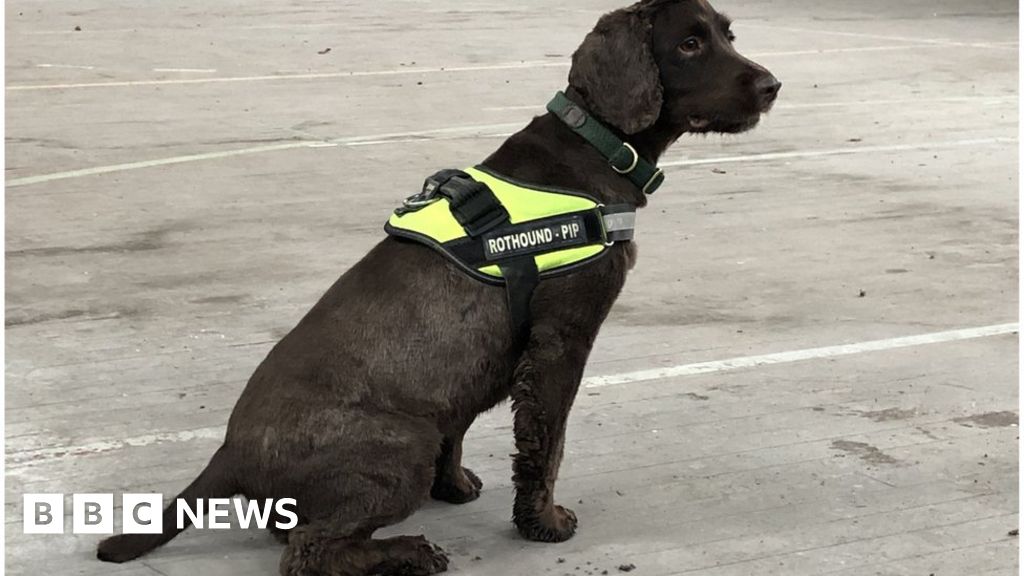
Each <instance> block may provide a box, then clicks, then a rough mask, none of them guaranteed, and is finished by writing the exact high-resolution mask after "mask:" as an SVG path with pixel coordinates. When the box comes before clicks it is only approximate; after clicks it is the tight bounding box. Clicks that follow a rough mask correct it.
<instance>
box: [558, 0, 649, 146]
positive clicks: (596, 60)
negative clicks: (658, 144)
mask: <svg viewBox="0 0 1024 576" xmlns="http://www.w3.org/2000/svg"><path fill="white" fill-rule="evenodd" d="M569 86H572V87H573V88H575V89H576V90H578V91H579V92H580V94H582V95H583V98H584V100H586V105H587V106H588V107H589V108H590V110H591V112H594V113H595V114H597V115H598V116H600V117H601V118H602V119H604V120H605V121H606V122H608V123H610V124H612V125H613V126H615V127H616V128H618V129H619V130H622V131H623V132H625V133H626V134H634V133H636V132H639V131H641V130H643V129H644V128H647V127H648V126H650V125H651V124H654V121H655V120H657V119H658V115H659V114H660V112H661V81H660V79H659V76H658V65H657V63H656V62H655V61H654V55H653V54H652V53H651V23H650V21H649V20H648V19H647V17H646V16H644V15H643V14H642V13H640V12H639V11H638V10H635V9H630V8H625V9H622V10H616V11H615V12H609V13H608V14H605V15H604V16H602V17H601V19H600V20H598V22H597V26H595V27H594V30H593V31H592V32H591V33H590V34H587V37H586V38H585V39H584V40H583V44H581V45H580V47H579V49H577V50H576V52H575V53H574V54H573V55H572V68H571V69H570V70H569Z"/></svg>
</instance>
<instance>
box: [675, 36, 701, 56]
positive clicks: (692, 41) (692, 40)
mask: <svg viewBox="0 0 1024 576" xmlns="http://www.w3.org/2000/svg"><path fill="white" fill-rule="evenodd" d="M679 49H680V50H682V51H683V52H684V53H686V54H693V53H694V52H698V51H700V38H697V37H696V36H690V37H689V38H687V39H686V40H683V43H682V44H680V45H679Z"/></svg>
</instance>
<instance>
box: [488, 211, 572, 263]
mask: <svg viewBox="0 0 1024 576" xmlns="http://www.w3.org/2000/svg"><path fill="white" fill-rule="evenodd" d="M483 242H484V256H485V257H486V258H487V259H488V260H500V259H502V258H509V257H512V256H519V255H522V254H531V253H534V252H547V251H550V250H557V249H559V248H567V247H569V246H577V245H579V244H586V242H587V230H586V227H585V226H584V224H583V218H582V217H580V216H568V217H566V218H561V219H558V220H551V221H548V222H546V223H544V224H537V225H533V226H531V225H521V226H517V227H516V229H515V230H513V231H509V230H507V229H506V230H497V231H495V232H491V233H490V234H485V235H484V236H483Z"/></svg>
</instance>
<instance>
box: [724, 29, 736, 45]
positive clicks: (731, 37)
mask: <svg viewBox="0 0 1024 576" xmlns="http://www.w3.org/2000/svg"><path fill="white" fill-rule="evenodd" d="M725 37H726V38H728V39H729V42H735V41H736V35H735V34H733V33H732V30H726V31H725Z"/></svg>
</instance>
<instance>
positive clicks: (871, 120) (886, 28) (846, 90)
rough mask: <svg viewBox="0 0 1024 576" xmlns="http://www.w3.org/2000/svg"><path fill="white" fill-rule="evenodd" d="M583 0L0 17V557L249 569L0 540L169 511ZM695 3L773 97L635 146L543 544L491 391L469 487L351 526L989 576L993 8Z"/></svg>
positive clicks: (211, 559)
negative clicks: (569, 532) (722, 28)
mask: <svg viewBox="0 0 1024 576" xmlns="http://www.w3.org/2000/svg"><path fill="white" fill-rule="evenodd" d="M616 6H617V3H615V2H611V1H609V0H601V1H599V2H584V1H583V0H566V1H564V2H559V3H558V4H557V7H555V8H552V7H550V6H548V5H547V3H542V2H539V1H537V0H528V1H520V2H515V3H510V2H495V1H492V0H467V1H458V2H457V1H455V0H437V1H431V2H424V1H417V0H405V1H392V2H387V3H383V2H370V1H368V0H359V1H353V2H326V1H311V2H304V3H298V2H290V1H289V0H272V1H269V2H260V3H256V4H254V3H245V2H234V1H229V0H212V1H210V2H201V3H200V2H192V3H187V2H186V3H180V2H176V3H156V2H147V3H138V2H129V1H127V0H107V1H103V2H100V1H98V0H77V1H74V2H72V1H70V0H53V1H48V2H41V1H38V0H14V1H12V2H7V3H6V5H5V10H6V17H7V81H8V84H7V91H6V94H7V145H6V152H7V171H6V176H7V198H6V207H7V229H6V241H7V252H6V256H7V265H6V272H7V301H6V312H7V332H6V334H7V341H6V342H7V344H6V352H7V365H6V374H7V391H6V410H5V416H6V442H7V446H6V464H7V468H6V493H5V511H6V552H7V553H6V567H7V570H8V572H9V573H11V574H32V575H35V574H82V575H92V574H118V575H128V574H132V575H147V576H153V575H164V576H178V575H189V576H193V575H196V574H200V575H207V574H214V575H228V574H246V575H258V574H265V575H270V574H274V573H276V570H277V559H278V556H279V554H280V547H279V546H278V545H277V544H276V543H274V542H273V541H272V540H271V539H270V538H269V536H267V535H266V534H264V533H263V532H261V531H255V530H251V531H244V530H234V531H228V532H216V533H213V532H199V531H191V532H188V533H186V534H184V535H182V536H181V537H179V538H178V539H177V540H175V541H174V542H173V543H172V544H170V545H168V546H167V547H166V548H164V549H162V550H160V551H159V552H157V553H154V554H153V555H151V556H149V557H146V558H145V559H144V560H143V561H139V562H134V563H129V564H125V565H120V566H111V565H105V564H101V563H99V562H97V561H95V560H94V559H93V549H94V546H95V543H96V542H97V541H98V539H99V537H97V536H85V535H81V536H72V535H64V536H28V535H24V534H22V531H21V495H22V493H24V492H60V493H65V494H70V493H73V492H115V493H118V494H119V493H122V492H162V493H165V494H168V495H170V494H173V493H177V491H178V490H179V489H181V488H182V487H183V486H184V485H185V484H186V483H187V482H188V481H189V480H190V479H191V478H192V477H193V476H194V475H195V474H196V473H197V472H198V470H199V469H200V468H201V467H202V466H203V464H204V463H205V461H206V460H207V458H208V457H209V456H210V454H211V453H212V451H213V449H214V448H215V447H216V446H217V445H218V441H219V438H220V434H221V433H222V431H223V428H222V427H223V425H224V423H225V421H226V419H227V416H228V413H229V410H230V408H231V406H232V405H233V403H234V400H235V398H236V397H237V395H238V393H239V391H240V389H241V387H242V386H243V384H244V382H245V380H246V379H247V377H248V376H249V374H250V373H251V371H252V369H253V368H254V367H255V366H256V364H257V362H258V361H259V360H260V359H261V358H262V357H263V355H264V354H265V353H266V352H267V351H268V349H269V348H270V346H271V345H272V343H273V342H274V341H275V340H276V339H277V338H279V337H280V336H281V335H282V334H283V333H284V332H285V331H286V330H288V329H289V328H290V327H291V326H292V325H293V324H294V323H295V322H296V321H297V319H298V318H299V317H300V315H302V314H303V313H304V312H305V310H306V309H307V308H308V307H309V306H310V305H311V303H312V302H313V301H314V300H315V299H316V298H317V297H318V296H319V294H320V293H321V292H322V291H323V290H324V289H326V287H327V286H328V285H330V283H331V282H332V281H333V280H334V279H335V278H336V277H337V276H338V274H340V273H341V272H342V271H344V270H345V269H346V268H347V267H349V266H350V265H352V264H353V263H354V262H355V261H356V260H357V259H358V258H360V257H361V255H362V254H364V253H365V252H366V251H367V250H368V249H369V248H370V247H371V246H372V245H373V244H374V243H376V242H377V241H378V240H379V239H380V238H381V236H382V231H381V226H382V224H383V222H384V220H385V219H386V217H387V216H388V214H389V213H390V211H391V210H392V209H393V208H394V207H395V206H396V205H397V203H398V202H399V201H400V199H401V198H403V197H404V196H406V195H408V194H410V193H411V192H413V191H415V190H416V189H417V187H418V186H419V184H420V183H421V182H422V180H423V178H424V176H425V175H427V174H429V173H431V172H432V171H434V170H436V169H438V168H441V167H448V166H463V165H467V164H472V163H474V162H476V161H478V160H480V159H482V158H483V157H484V156H486V155H487V154H488V153H489V152H490V151H491V150H492V149H493V148H495V147H496V146H497V145H498V143H499V142H500V140H501V139H502V138H503V137H504V135H505V134H507V133H509V132H511V131H513V130H514V129H516V128H517V127H519V126H521V125H523V124H525V122H526V121H527V120H528V119H529V118H530V117H531V115H533V114H535V113H538V112H539V111H540V110H541V109H542V106H543V104H544V103H545V102H546V101H547V99H548V98H549V97H550V95H551V94H552V93H553V91H554V90H556V89H559V88H561V87H563V85H564V78H565V74H566V71H567V65H566V64H567V61H568V60H567V59H568V55H569V54H571V52H572V50H573V49H574V48H575V46H576V45H577V44H578V43H579V41H580V40H581V39H582V37H583V35H584V34H585V33H586V32H587V31H588V30H589V29H590V27H591V26H592V25H593V23H594V21H596V19H597V17H598V16H599V15H600V14H601V13H602V12H603V11H605V10H607V9H612V8H614V7H616ZM812 6H813V8H812ZM718 7H719V8H721V9H723V10H724V11H726V12H728V13H730V15H732V16H733V17H734V18H735V19H736V21H737V23H736V26H735V30H736V32H737V35H738V36H739V44H738V46H739V47H740V48H741V50H743V51H744V52H746V53H747V54H749V55H752V56H754V57H756V59H757V60H759V61H760V62H762V63H763V64H765V65H766V66H768V67H769V68H771V69H772V70H773V71H774V72H775V73H776V75H777V76H778V77H779V78H781V79H782V80H783V82H784V83H785V87H784V89H783V92H782V94H781V99H780V102H779V105H778V107H777V109H776V111H775V112H773V114H772V115H771V116H770V117H769V118H768V119H767V120H766V121H765V122H764V123H763V125H762V126H761V127H760V128H759V129H758V130H756V131H755V132H753V133H750V134H747V135H742V136H735V137H726V138H723V137H708V138H684V139H683V140H682V141H680V142H679V143H678V144H677V145H676V147H675V148H674V149H672V150H671V151H670V153H669V154H668V156H667V157H666V158H665V159H664V162H665V164H666V165H667V166H670V167H669V168H667V171H668V181H667V183H666V184H665V186H664V187H663V188H662V189H661V190H660V191H659V192H658V193H657V194H656V195H655V196H654V197H653V198H652V203H651V205H650V207H649V208H648V209H646V210H644V211H643V212H642V213H641V214H640V218H639V223H640V224H639V225H640V229H639V234H638V243H639V246H640V262H639V264H638V267H637V268H636V270H635V271H634V273H633V274H632V276H631V279H630V282H629V283H628V284H627V287H626V290H625V292H624V294H623V295H622V297H621V299H620V300H619V303H618V304H617V305H616V307H615V309H614V310H613V312H612V315H611V317H610V318H609V320H608V322H607V324H606V325H605V328H604V331H603V332H602V334H601V337H600V338H599V340H598V344H597V347H596V350H595V352H594V354H593V356H592V360H593V361H592V362H591V364H590V366H589V370H588V380H587V382H586V387H585V388H584V389H583V390H582V391H581V393H580V397H579V399H578V402H577V407H576V409H575V411H574V413H573V415H572V419H571V425H570V430H569V438H568V443H567V447H566V458H565V464H564V465H563V468H562V474H561V480H560V482H559V485H558V495H559V499H560V501H561V502H562V503H563V504H566V505H569V506H571V507H572V508H574V509H575V511H576V512H577V514H578V515H579V517H580V522H581V525H580V530H579V533H578V534H577V536H576V537H575V538H574V539H573V540H571V541H569V542H566V543H564V544H560V545H543V544H535V543H529V542H524V541H523V540H522V539H520V538H519V537H517V536H516V535H515V533H514V531H513V529H512V527H511V524H510V522H509V517H510V511H511V488H510V480H509V477H510V464H509V457H508V454H509V453H510V452H511V451H512V433H511V429H510V428H511V426H510V424H511V418H510V414H509V411H508V409H507V407H505V406H503V407H501V408H499V409H497V410H495V411H493V412H492V413H490V414H487V415H485V416H483V417H481V418H480V420H479V422H478V423H477V425H476V426H475V427H474V428H473V430H472V431H471V433H470V437H469V438H468V439H467V443H466V451H467V454H466V461H467V463H468V465H469V466H470V467H472V468H474V469H475V470H476V471H477V472H478V473H479V475H480V476H481V477H482V478H483V481H484V483H485V490H484V492H483V495H482V497H481V498H480V499H479V500H478V501H476V502H473V503H471V504H467V505H464V506H451V505H441V504H437V503H430V504H428V505H426V506H425V508H424V509H423V510H422V511H421V512H419V513H417V514H416V515H415V516H413V517H412V518H410V519H409V520H408V521H407V522H405V523H404V524H402V525H400V526H397V527H394V528H392V529H389V530H388V531H387V533H389V534H399V533H424V534H426V535H427V537H429V538H430V539H432V540H434V541H435V542H437V543H438V544H440V545H441V546H443V547H444V548H446V549H447V550H448V551H449V552H450V554H451V556H452V559H453V562H452V567H451V570H452V572H453V573H456V574H501V575H506V574H507V575H534V574H542V575H548V574H550V575H552V576H557V575H562V574H573V575H577V574H579V575H586V574H592V575H596V574H603V573H604V571H608V572H609V573H611V574H615V573H618V571H619V568H618V567H619V566H620V565H627V564H633V565H635V566H636V568H635V572H634V574H640V575H643V576H647V575H651V576H655V575H658V576H662V575H669V574H692V575H695V576H726V575H737V576H746V575H759V576H763V575H773V574H778V575H787V576H803V575H812V574H834V575H850V576H861V575H907V576H909V575H915V576H916V575H921V576H927V575H928V574H935V575H936V576H946V575H950V576H954V575H955V576H961V575H968V574H970V575H973V576H981V575H1000V576H1002V575H1009V574H1016V566H1017V551H1018V541H1017V538H1015V537H1012V536H1009V535H1008V532H1009V531H1010V530H1011V529H1013V528H1015V527H1016V526H1017V522H1018V517H1017V511H1018V499H1017V479H1018V474H1017V462H1018V448H1017V445H1018V443H1017V438H1018V436H1017V434H1018V429H1017V410H1018V408H1017V400H1018V395H1017V369H1018V368H1017V350H1018V343H1017V335H1016V333H1015V332H1014V327H1013V326H1011V327H1009V328H1007V327H1005V326H1002V327H1001V328H996V329H992V330H989V331H987V332H986V331H985V330H984V329H982V330H974V329H977V328H984V327H989V326H994V325H1004V324H1007V323H1012V322H1015V321H1016V319H1017V277H1018V268H1017V264H1018V251H1017V245H1018V233H1017V225H1018V221H1017V214H1018V199H1017V187H1018V179H1017V169H1018V163H1017V159H1018V151H1017V150H1018V142H1017V122H1018V108H1017V105H1018V101H1017V94H1018V93H1017V86H1018V72H1017V52H1018V44H1017V42H1018V35H1017V19H1018V15H1017V5H1016V3H1015V2H1011V1H1009V0H1002V1H995V0H982V1H980V2H972V3H969V4H965V3H963V2H957V1H953V0H934V1H929V2H924V1H920V0H916V1H909V2H892V1H891V0H886V1H882V0H869V1H865V2H848V1H841V0H823V1H820V2H815V3H806V2H797V1H795V0H731V1H726V0H720V1H719V2H718ZM76 26H77V27H80V28H81V30H80V31H75V28H76ZM328 48H329V49H330V51H329V52H327V49H328ZM267 76H273V78H266V77H267ZM55 86H58V87H55ZM948 330H957V331H958V332H955V333H953V335H952V336H949V337H947V338H945V339H944V340H943V339H938V338H930V339H929V338H922V339H917V340H912V341H911V342H910V343H913V344H917V345H914V346H906V347H899V346H898V345H899V344H901V343H906V342H904V341H900V340H892V339H893V338H897V337H904V336H917V335H923V334H931V333H935V332H941V331H948ZM936 340H942V341H936ZM868 341H882V343H881V344H878V345H860V344H858V343H863V342H868ZM928 341H931V343H924V342H928ZM837 344H857V345H855V346H853V347H851V348H849V349H842V351H845V352H849V353H847V354H841V355H840V354H838V352H839V351H837V350H836V349H827V350H826V351H825V352H819V353H815V354H807V353H804V352H801V351H804V350H807V349H814V348H819V347H823V346H832V345H837ZM776 353H778V355H777V356H772V357H771V358H773V359H774V361H775V362H776V363H773V364H766V361H757V360H756V359H755V360H749V359H747V360H738V361H733V362H729V363H716V362H717V361H720V360H725V359H731V358H748V357H750V356H758V355H763V354H776ZM808 356H817V357H814V358H809V359H808ZM762 360H763V359H762ZM704 362H711V364H699V365H697V366H693V365H694V364H695V363H704ZM653 368H666V369H669V371H668V372H667V373H664V374H653V375H652V374H651V373H650V372H645V371H649V370H651V369H653ZM621 375H625V376H621ZM604 376H613V378H602V377H604ZM656 376H668V377H656Z"/></svg>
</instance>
